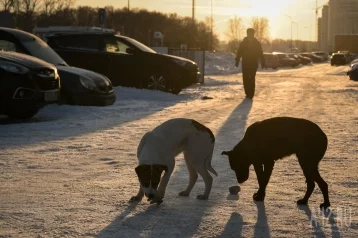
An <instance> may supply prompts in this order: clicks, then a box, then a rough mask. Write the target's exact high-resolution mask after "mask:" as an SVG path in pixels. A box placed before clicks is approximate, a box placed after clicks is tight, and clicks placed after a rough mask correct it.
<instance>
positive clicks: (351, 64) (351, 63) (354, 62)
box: [349, 59, 358, 68]
mask: <svg viewBox="0 0 358 238" xmlns="http://www.w3.org/2000/svg"><path fill="white" fill-rule="evenodd" d="M355 64H358V59H354V60H352V61H351V62H350V63H349V67H351V68H353V66H354V65H355Z"/></svg>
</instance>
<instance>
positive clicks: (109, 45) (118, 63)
mask: <svg viewBox="0 0 358 238" xmlns="http://www.w3.org/2000/svg"><path fill="white" fill-rule="evenodd" d="M47 43H48V44H49V45H50V46H51V47H52V48H53V49H54V50H55V51H56V52H57V53H58V54H59V55H60V56H61V57H62V58H64V59H65V60H66V61H67V62H68V63H69V64H71V65H74V66H77V67H82V68H86V69H90V70H93V71H96V72H99V73H101V74H104V75H106V76H107V77H108V78H110V79H111V81H112V84H113V85H114V86H118V85H121V86H127V87H137V88H148V89H152V90H160V91H165V92H170V93H173V94H178V93H179V92H180V91H181V90H182V89H183V88H186V87H188V86H190V85H192V84H195V83H197V82H198V80H199V77H200V72H199V69H198V65H197V64H196V63H195V62H193V61H191V60H188V59H185V58H181V57H177V56H172V55H166V54H158V53H157V52H155V51H154V50H152V49H151V48H149V47H147V46H146V45H144V44H142V43H140V42H139V41H137V40H135V39H132V38H130V37H126V36H121V35H117V34H115V33H110V32H77V33H74V32H68V33H57V34H53V35H49V36H47ZM83 59H86V60H83Z"/></svg>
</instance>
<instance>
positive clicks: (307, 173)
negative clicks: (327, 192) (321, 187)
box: [297, 163, 315, 205]
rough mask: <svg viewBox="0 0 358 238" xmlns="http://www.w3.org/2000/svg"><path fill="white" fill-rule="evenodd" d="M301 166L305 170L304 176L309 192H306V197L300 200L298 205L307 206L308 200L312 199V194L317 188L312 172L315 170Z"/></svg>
mask: <svg viewBox="0 0 358 238" xmlns="http://www.w3.org/2000/svg"><path fill="white" fill-rule="evenodd" d="M300 165H301V168H302V170H303V174H304V176H305V178H306V184H307V190H306V194H305V196H304V197H303V198H302V199H299V200H298V201H297V204H298V205H307V203H308V199H309V198H310V197H311V194H312V192H313V189H314V187H315V184H314V179H313V173H312V171H313V170H314V169H312V168H311V167H310V166H306V165H303V164H301V163H300Z"/></svg>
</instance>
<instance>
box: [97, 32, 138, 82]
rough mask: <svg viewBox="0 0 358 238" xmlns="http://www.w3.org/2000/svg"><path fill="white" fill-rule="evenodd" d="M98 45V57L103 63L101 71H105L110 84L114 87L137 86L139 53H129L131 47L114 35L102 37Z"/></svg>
mask: <svg viewBox="0 0 358 238" xmlns="http://www.w3.org/2000/svg"><path fill="white" fill-rule="evenodd" d="M100 44H101V53H100V56H99V57H100V60H101V61H103V62H105V64H102V65H101V67H102V69H101V71H106V75H107V76H108V77H109V78H110V80H111V81H112V84H113V85H114V86H117V85H122V86H131V87H136V86H139V82H140V78H139V77H138V71H139V70H138V69H139V68H138V65H139V63H140V60H139V59H138V58H139V56H140V54H139V52H138V51H136V50H132V51H131V50H130V49H132V47H131V46H130V45H129V44H128V43H126V42H124V41H122V40H121V39H120V38H118V37H116V36H115V35H102V37H101V41H100ZM128 49H129V50H128Z"/></svg>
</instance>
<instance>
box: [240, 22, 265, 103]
mask: <svg viewBox="0 0 358 238" xmlns="http://www.w3.org/2000/svg"><path fill="white" fill-rule="evenodd" d="M246 34H247V37H245V38H244V40H243V41H242V42H241V43H240V46H239V49H238V50H237V54H236V58H235V66H236V67H238V66H239V63H240V59H241V58H242V80H243V82H244V89H245V94H246V97H247V98H250V99H252V98H253V97H254V95H255V76H256V71H257V68H258V61H259V59H260V60H261V67H262V68H266V65H265V58H264V54H263V51H262V47H261V44H260V42H259V41H258V40H257V39H256V38H255V37H254V35H255V30H254V29H253V28H248V29H247V30H246Z"/></svg>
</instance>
